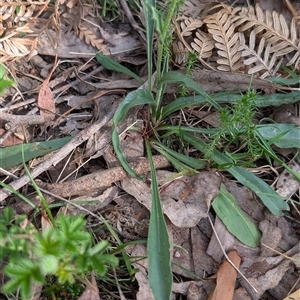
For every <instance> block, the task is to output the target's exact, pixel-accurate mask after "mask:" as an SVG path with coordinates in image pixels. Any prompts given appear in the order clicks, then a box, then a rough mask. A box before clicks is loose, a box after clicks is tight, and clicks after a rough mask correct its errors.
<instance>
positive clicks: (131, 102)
mask: <svg viewBox="0 0 300 300" xmlns="http://www.w3.org/2000/svg"><path fill="white" fill-rule="evenodd" d="M145 104H150V105H152V106H153V105H155V101H154V98H153V95H152V94H151V93H150V92H149V91H148V90H144V89H138V90H135V91H132V92H130V93H129V94H128V95H127V96H126V97H125V99H124V100H123V102H122V103H121V104H120V105H119V107H118V108H117V110H116V112H115V115H114V117H113V122H114V124H115V125H118V124H119V123H120V122H121V121H122V120H123V119H124V118H125V117H126V115H127V113H128V111H129V109H131V108H133V107H135V106H138V105H145Z"/></svg>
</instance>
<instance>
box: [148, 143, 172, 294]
mask: <svg viewBox="0 0 300 300" xmlns="http://www.w3.org/2000/svg"><path fill="white" fill-rule="evenodd" d="M146 149H147V156H148V159H149V164H150V168H151V179H152V180H151V189H152V202H151V214H150V223H149V231H148V242H147V251H148V266H149V270H148V275H149V283H150V287H151V289H152V291H153V295H154V297H155V299H156V300H169V299H171V292H172V282H173V279H172V269H171V253H170V241H169V235H168V231H167V225H166V221H165V218H164V214H163V210H162V206H161V199H160V195H159V190H158V183H157V178H156V171H155V166H154V163H153V159H152V153H151V148H150V145H149V142H148V141H146Z"/></svg>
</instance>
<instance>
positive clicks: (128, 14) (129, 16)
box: [119, 0, 146, 43]
mask: <svg viewBox="0 0 300 300" xmlns="http://www.w3.org/2000/svg"><path fill="white" fill-rule="evenodd" d="M119 2H120V4H121V6H122V8H123V10H124V12H125V14H126V17H127V19H128V20H129V22H130V25H131V26H132V28H133V29H135V30H136V31H137V32H138V33H139V35H140V37H141V39H142V42H143V43H145V42H146V37H145V33H144V32H143V31H142V29H141V28H140V27H139V25H138V24H137V23H136V21H135V19H134V18H133V16H132V13H131V10H130V9H129V7H128V4H127V1H126V0H119Z"/></svg>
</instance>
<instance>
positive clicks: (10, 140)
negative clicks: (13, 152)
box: [0, 128, 23, 147]
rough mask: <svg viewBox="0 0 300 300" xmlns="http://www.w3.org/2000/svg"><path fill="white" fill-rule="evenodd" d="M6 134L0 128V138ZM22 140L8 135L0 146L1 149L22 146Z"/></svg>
mask: <svg viewBox="0 0 300 300" xmlns="http://www.w3.org/2000/svg"><path fill="white" fill-rule="evenodd" d="M5 133H6V130H4V129H3V128H0V137H1V136H2V135H4V134H5ZM22 143H23V140H21V139H19V138H18V137H17V136H16V135H9V136H8V137H7V138H5V140H4V142H3V143H2V144H1V147H9V146H14V145H19V144H22Z"/></svg>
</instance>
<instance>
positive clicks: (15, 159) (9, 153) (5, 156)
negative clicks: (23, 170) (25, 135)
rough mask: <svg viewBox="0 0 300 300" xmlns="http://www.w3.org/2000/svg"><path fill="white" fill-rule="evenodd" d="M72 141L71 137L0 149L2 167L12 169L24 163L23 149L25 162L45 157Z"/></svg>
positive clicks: (0, 164)
mask: <svg viewBox="0 0 300 300" xmlns="http://www.w3.org/2000/svg"><path fill="white" fill-rule="evenodd" d="M70 140H71V137H64V138H61V139H55V140H51V141H46V142H38V143H30V144H20V145H16V146H11V147H5V148H0V167H1V168H3V169H10V168H12V167H15V166H17V165H19V164H21V163H22V162H23V160H22V149H24V150H23V151H24V159H25V162H27V161H29V160H31V159H33V158H36V157H39V156H43V155H45V154H47V153H50V152H52V151H54V150H57V149H60V148H61V147H62V146H64V145H65V144H66V143H68V142H69V141H70Z"/></svg>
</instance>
